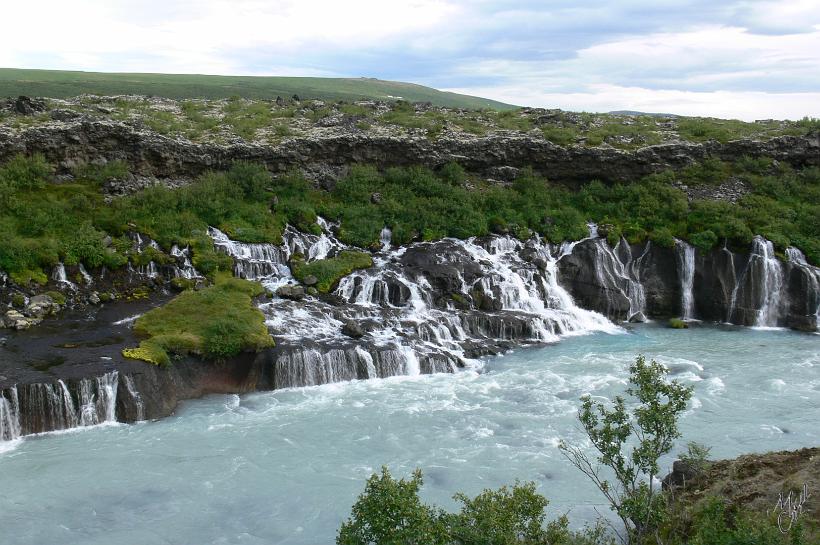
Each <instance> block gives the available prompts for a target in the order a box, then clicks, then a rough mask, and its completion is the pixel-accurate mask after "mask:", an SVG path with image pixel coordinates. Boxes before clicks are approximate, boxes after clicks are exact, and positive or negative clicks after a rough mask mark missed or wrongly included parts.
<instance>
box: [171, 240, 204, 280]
mask: <svg viewBox="0 0 820 545" xmlns="http://www.w3.org/2000/svg"><path fill="white" fill-rule="evenodd" d="M171 256H172V257H173V258H174V259H176V262H177V263H176V266H174V277H176V278H187V279H193V278H201V277H202V275H200V274H199V272H197V270H196V269H195V268H194V265H193V263H191V249H190V248H189V247H188V246H186V247H184V248H180V247H179V246H177V245H176V244H174V245H173V246H172V247H171Z"/></svg>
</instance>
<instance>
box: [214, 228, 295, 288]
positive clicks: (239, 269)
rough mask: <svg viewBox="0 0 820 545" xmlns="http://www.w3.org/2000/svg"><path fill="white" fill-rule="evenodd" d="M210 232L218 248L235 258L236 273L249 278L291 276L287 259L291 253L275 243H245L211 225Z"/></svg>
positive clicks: (240, 276)
mask: <svg viewBox="0 0 820 545" xmlns="http://www.w3.org/2000/svg"><path fill="white" fill-rule="evenodd" d="M208 234H210V235H211V238H213V240H214V245H215V246H216V248H217V249H218V250H220V251H222V252H224V253H226V254H227V255H229V256H231V257H233V258H234V275H236V276H238V277H239V278H245V279H247V280H261V279H266V278H272V277H273V278H277V277H290V270H289V269H288V268H287V261H288V258H289V257H290V253H289V252H288V251H286V250H284V249H283V248H280V247H279V246H275V245H273V244H245V243H242V242H236V241H233V240H231V239H230V238H228V235H226V234H225V233H223V232H222V231H220V230H219V229H215V228H213V227H211V228H210V229H209V230H208Z"/></svg>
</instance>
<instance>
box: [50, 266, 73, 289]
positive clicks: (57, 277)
mask: <svg viewBox="0 0 820 545" xmlns="http://www.w3.org/2000/svg"><path fill="white" fill-rule="evenodd" d="M51 279H52V280H54V281H56V282H57V283H58V284H60V285H61V286H65V287H67V288H68V289H70V290H72V291H77V286H76V284H74V282H72V281H70V280H69V279H68V276H66V272H65V265H63V263H62V262H60V263H57V265H55V266H54V271H53V272H52V273H51Z"/></svg>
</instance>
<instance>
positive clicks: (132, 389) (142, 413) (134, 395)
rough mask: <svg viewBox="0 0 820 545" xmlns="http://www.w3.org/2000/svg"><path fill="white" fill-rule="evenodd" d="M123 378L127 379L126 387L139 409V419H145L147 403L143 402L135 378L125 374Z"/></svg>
mask: <svg viewBox="0 0 820 545" xmlns="http://www.w3.org/2000/svg"><path fill="white" fill-rule="evenodd" d="M123 378H124V381H125V388H126V389H127V390H128V393H129V394H130V395H131V398H132V399H133V400H134V407H135V408H136V410H137V415H136V416H137V421H142V420H145V403H143V401H142V396H141V395H140V393H139V391H138V390H137V387H136V385H135V384H134V379H132V378H131V376H130V375H125V376H124V377H123Z"/></svg>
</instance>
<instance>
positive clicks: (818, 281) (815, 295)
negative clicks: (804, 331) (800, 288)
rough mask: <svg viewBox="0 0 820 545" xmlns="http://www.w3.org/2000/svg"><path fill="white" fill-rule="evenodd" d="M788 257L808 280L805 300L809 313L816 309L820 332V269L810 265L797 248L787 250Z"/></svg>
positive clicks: (816, 322)
mask: <svg viewBox="0 0 820 545" xmlns="http://www.w3.org/2000/svg"><path fill="white" fill-rule="evenodd" d="M786 257H787V258H788V259H789V263H791V264H792V266H795V267H798V268H800V269H801V270H802V271H803V272H804V274H805V277H806V278H807V282H806V295H805V297H806V299H805V300H806V304H807V306H808V308H809V312H811V308H812V307H814V309H815V310H814V324H815V328H816V329H818V330H820V269H818V268H817V267H812V266H811V265H809V263H808V261H806V256H805V255H804V254H803V252H801V251H800V250H798V249H797V248H794V247H789V248H786Z"/></svg>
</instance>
